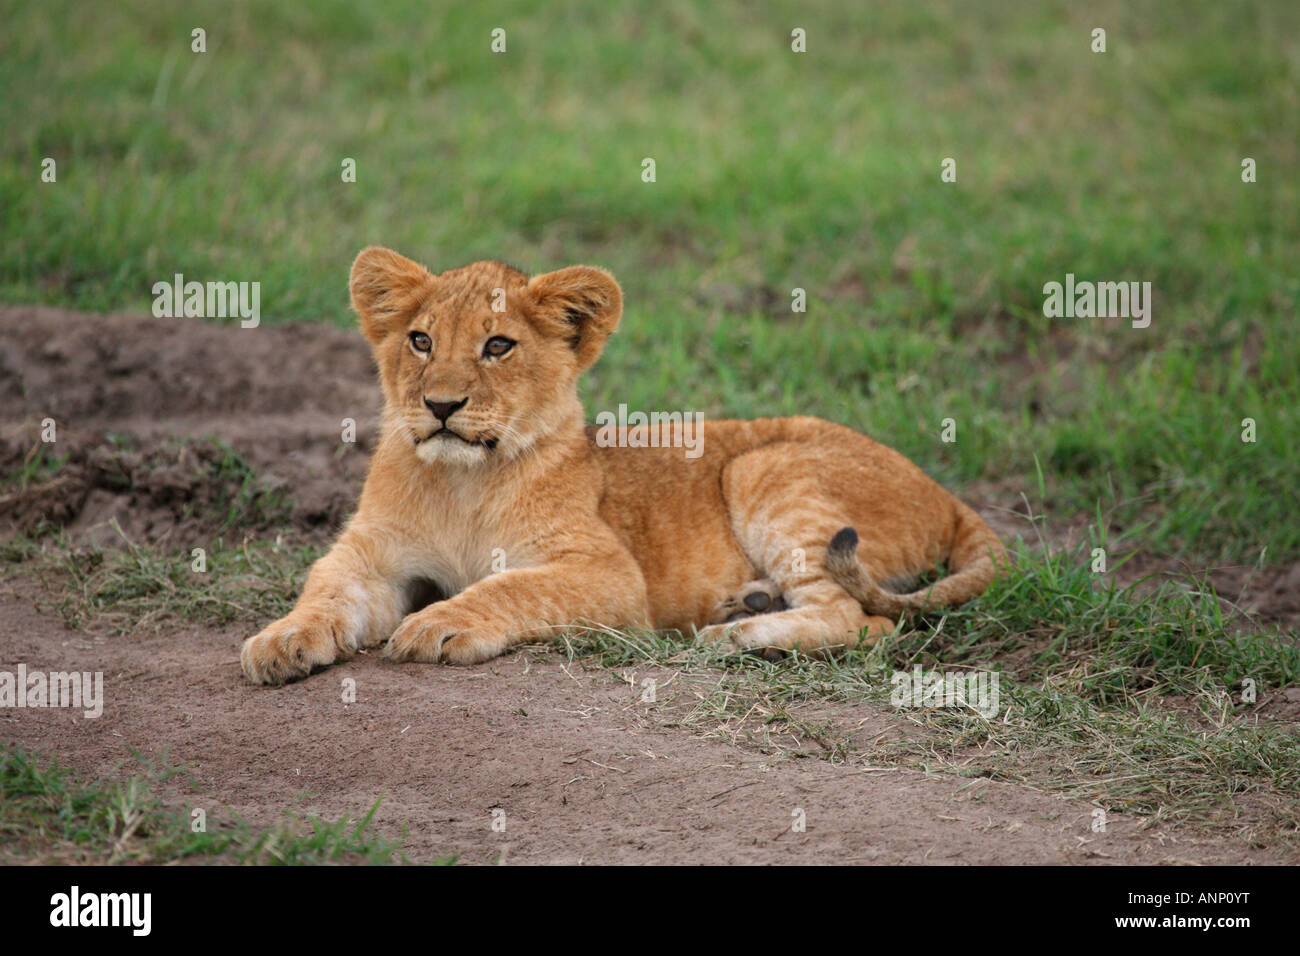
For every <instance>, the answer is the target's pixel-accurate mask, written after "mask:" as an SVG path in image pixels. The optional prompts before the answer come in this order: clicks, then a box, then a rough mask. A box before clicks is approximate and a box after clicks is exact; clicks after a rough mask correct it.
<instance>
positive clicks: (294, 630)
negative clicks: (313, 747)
mask: <svg viewBox="0 0 1300 956" xmlns="http://www.w3.org/2000/svg"><path fill="white" fill-rule="evenodd" d="M374 553H375V552H374V549H373V548H372V547H370V546H369V545H368V543H367V541H366V540H365V538H363V537H362V536H360V535H358V534H356V533H354V532H345V533H344V535H343V537H342V538H340V539H339V541H338V543H337V544H335V545H334V547H333V548H331V549H330V551H329V552H328V553H327V554H326V555H325V556H324V557H322V558H321V559H320V560H319V561H317V562H316V563H315V564H314V565H312V569H311V572H310V573H309V574H308V575H307V583H306V585H305V586H304V587H303V591H302V596H301V597H299V598H298V603H297V604H296V605H295V606H294V609H293V610H292V611H290V612H289V614H288V616H286V617H283V618H281V619H280V620H278V621H276V622H275V623H273V624H271V625H269V626H268V627H266V628H265V629H263V630H262V631H261V632H260V633H258V634H255V635H254V636H253V637H250V638H249V639H248V640H246V641H244V647H243V650H242V651H241V652H240V655H239V661H240V664H241V665H242V666H243V668H244V673H245V674H247V675H248V679H249V680H251V681H253V682H254V683H255V684H283V683H284V682H285V681H289V680H293V679H295V678H298V677H305V676H306V675H307V674H309V673H311V672H312V671H313V670H316V669H317V668H320V667H326V666H328V665H330V664H333V663H334V662H336V661H339V660H347V659H348V658H349V657H351V656H352V654H353V653H354V652H355V651H356V650H357V649H359V648H362V647H370V646H373V645H376V644H380V643H382V642H383V641H384V640H385V639H386V638H387V637H388V636H389V635H390V634H391V633H392V632H393V629H394V628H395V627H396V626H397V624H398V622H399V621H400V620H401V618H402V613H403V611H404V610H405V607H404V602H403V598H402V595H401V592H400V588H399V587H398V586H397V584H396V583H395V582H394V581H393V580H391V578H390V577H388V576H387V575H385V574H384V573H383V572H382V571H381V570H380V569H379V567H378V566H377V565H376V562H375V557H374Z"/></svg>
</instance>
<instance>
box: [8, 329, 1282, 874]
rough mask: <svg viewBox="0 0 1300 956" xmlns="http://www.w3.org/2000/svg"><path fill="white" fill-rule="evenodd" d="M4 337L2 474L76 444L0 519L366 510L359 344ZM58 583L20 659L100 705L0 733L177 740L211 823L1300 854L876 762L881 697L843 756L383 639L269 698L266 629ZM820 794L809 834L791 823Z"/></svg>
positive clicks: (27, 634)
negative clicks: (84, 612)
mask: <svg viewBox="0 0 1300 956" xmlns="http://www.w3.org/2000/svg"><path fill="white" fill-rule="evenodd" d="M0 343H2V344H0V405H2V407H3V409H4V411H3V416H4V418H3V421H2V422H0V429H2V431H0V470H3V473H4V474H12V473H13V472H14V471H15V469H17V468H19V467H20V466H22V464H23V462H24V461H31V460H32V456H33V455H35V454H36V453H38V452H48V451H49V449H48V448H46V449H42V448H39V447H38V445H39V429H40V421H41V420H42V419H44V418H46V417H50V418H54V419H55V421H56V422H57V425H58V429H59V430H58V442H57V444H56V445H55V446H54V447H55V448H57V455H55V456H52V458H53V459H55V460H57V459H64V458H66V461H65V462H64V463H63V464H62V465H61V466H60V467H58V468H57V469H51V470H47V471H46V472H44V473H42V474H38V475H37V476H36V477H34V478H33V479H32V480H31V481H30V482H29V483H28V484H27V485H26V487H23V488H17V487H16V486H15V485H13V484H12V483H10V484H8V485H6V486H5V488H4V492H3V497H0V529H2V528H3V527H4V526H6V525H7V526H9V528H10V530H14V529H19V530H22V529H27V530H30V529H32V528H35V527H37V526H38V525H40V523H41V522H42V521H45V522H49V523H53V524H55V525H58V526H62V527H65V528H66V529H67V530H68V532H69V533H70V535H71V537H72V538H73V540H74V541H76V540H87V541H89V540H110V539H112V538H114V537H116V536H117V532H116V531H112V530H111V527H110V525H109V522H110V519H115V520H116V522H117V523H118V524H119V525H120V527H121V528H122V530H123V532H124V533H125V534H126V535H127V537H128V538H130V539H131V540H134V541H138V542H147V543H151V544H158V545H163V546H167V547H188V546H189V545H190V544H192V543H193V542H194V541H195V540H196V539H201V538H204V537H205V536H211V535H215V534H221V533H227V532H232V533H233V532H237V533H238V534H241V535H243V534H255V535H261V536H266V537H275V536H276V535H279V534H284V535H289V536H297V537H298V538H299V539H303V538H306V539H311V540H318V541H322V542H323V541H324V540H325V539H326V538H327V537H328V535H329V534H331V533H332V532H333V531H334V530H335V529H336V528H337V527H338V524H339V522H340V520H341V519H342V518H343V516H345V515H346V513H347V512H348V510H349V509H350V508H351V506H352V503H353V501H354V498H355V495H356V492H357V490H358V488H359V486H360V481H361V477H362V475H363V473H364V467H365V460H366V454H367V452H368V449H369V443H370V442H371V440H372V439H373V427H374V422H375V416H376V413H377V410H378V407H379V394H378V389H377V387H376V386H375V385H374V383H373V376H372V367H371V361H370V357H369V353H368V350H367V349H366V347H365V345H364V343H363V342H362V340H361V338H360V336H359V335H356V334H353V333H350V332H345V331H340V330H335V329H329V328H322V327H319V326H305V327H289V326H280V327H264V328H259V329H256V330H245V329H239V328H232V327H218V326H214V325H209V324H202V323H198V322H189V321H181V320H155V319H149V318H139V317H133V316H106V317H105V316H90V315H80V314H71V313H67V312H62V311H58V310H53V309H42V308H0ZM344 418H353V419H355V420H356V421H357V438H358V440H357V443H356V444H355V445H346V444H344V443H342V442H341V441H340V427H341V426H340V423H341V420H342V419H344ZM110 436H117V437H110ZM121 436H126V440H124V439H123V438H122V437H121ZM205 436H206V437H211V438H214V439H217V440H219V441H221V442H224V443H226V444H227V445H229V447H230V448H232V449H234V450H235V451H236V452H238V453H239V454H240V455H241V456H243V458H244V459H246V460H247V462H248V463H250V464H251V465H252V467H253V469H254V470H255V472H256V473H258V474H260V475H263V476H265V477H264V478H263V479H262V484H261V485H258V486H256V487H255V488H253V489H252V490H251V491H249V493H248V494H247V495H245V498H247V499H248V500H250V501H252V502H253V503H254V505H255V507H252V508H251V509H245V510H244V511H241V512H240V513H239V514H238V516H237V520H236V521H234V523H233V524H232V523H231V521H230V520H229V517H228V514H227V516H226V517H221V516H220V515H218V517H214V516H213V512H214V510H215V511H217V512H220V513H221V514H226V510H225V506H226V505H227V503H228V502H230V501H231V500H232V499H235V498H238V493H239V492H240V491H241V487H236V486H240V480H239V477H238V475H237V474H236V475H234V476H233V477H232V476H231V474H230V471H229V469H228V468H226V467H224V466H223V465H222V461H223V458H224V454H225V453H224V451H222V450H221V448H220V446H216V445H213V444H210V443H205V442H196V441H194V439H196V438H201V437H205ZM196 475H198V476H200V477H196ZM203 476H206V478H204V477H203ZM287 489H292V494H291V495H288V496H287V497H283V498H282V497H281V495H280V493H282V492H284V491H286V490H287ZM243 490H245V491H248V489H243ZM1013 503H1014V499H1009V498H1008V497H1006V496H1004V497H1003V498H1002V499H1001V504H1002V505H1004V506H1005V507H1004V508H1003V509H1001V510H999V509H997V508H988V509H984V510H985V513H986V514H987V515H988V516H989V517H990V518H993V519H994V520H996V521H997V522H998V523H999V530H1003V531H1005V530H1007V528H1006V527H1005V525H1006V523H1007V522H1008V521H1014V519H1011V518H1007V517H1006V514H1007V513H1008V512H1007V509H1010V508H1011V507H1013ZM1018 530H1019V531H1020V533H1022V534H1026V535H1028V528H1027V526H1025V525H1022V526H1021V528H1020V529H1018ZM1289 593H1290V594H1294V593H1295V589H1294V588H1292V589H1290V591H1289ZM58 599H59V595H58V593H57V592H55V591H52V590H50V589H49V587H48V586H47V585H45V584H42V583H41V582H39V581H37V580H36V579H35V577H34V576H33V575H31V574H27V573H24V572H23V570H22V568H21V567H20V568H19V572H18V573H17V574H15V575H13V576H11V577H9V578H8V579H7V580H6V581H5V582H4V583H3V584H0V666H2V667H5V668H12V667H13V666H14V665H15V664H16V663H17V662H20V661H21V662H24V663H26V665H27V667H28V668H29V670H47V671H51V670H71V669H76V670H83V671H102V672H103V673H104V686H105V695H106V698H107V700H106V704H105V708H104V714H103V716H102V717H101V718H99V719H97V720H86V719H83V718H82V717H81V716H80V715H79V714H73V713H70V712H68V711H60V710H0V739H3V740H6V741H13V742H18V743H21V744H23V745H25V746H29V747H34V748H38V749H40V750H41V751H43V752H45V753H48V754H51V755H54V756H56V757H57V758H58V759H59V761H60V762H61V763H62V764H64V765H67V766H71V767H73V768H75V769H76V770H78V771H80V772H82V773H83V774H87V775H97V774H111V773H114V772H116V770H115V768H118V767H122V766H125V767H128V768H129V767H130V766H131V765H133V758H132V755H131V754H132V751H133V750H134V751H138V752H141V753H143V754H146V755H154V754H157V753H159V752H160V751H162V750H163V749H164V748H166V749H167V751H168V754H169V758H170V760H171V761H173V762H176V763H184V764H187V765H189V767H190V768H191V772H192V774H193V779H194V789H190V788H189V787H188V785H174V789H173V790H171V791H170V796H171V797H172V798H174V799H177V800H182V799H183V800H186V801H190V802H192V803H194V805H196V806H202V807H205V808H207V810H208V814H209V817H210V819H219V818H222V817H226V816H228V814H229V812H230V811H234V812H236V813H238V814H239V815H240V816H241V817H243V818H244V819H246V820H248V821H249V822H250V823H253V824H258V825H270V824H272V823H274V822H276V820H277V819H279V817H280V814H281V811H282V809H283V808H284V807H286V806H289V805H292V804H293V802H294V800H295V798H296V797H298V796H299V795H304V794H305V795H306V796H305V798H304V799H303V802H302V803H301V807H302V808H303V809H304V810H307V811H309V812H313V813H319V814H320V815H322V816H325V817H329V818H338V817H340V816H342V815H343V814H349V813H350V814H352V815H354V816H357V817H359V816H360V815H362V814H363V813H364V812H365V811H366V809H368V808H369V806H370V805H371V804H372V803H373V802H374V800H375V799H376V798H377V797H378V796H380V795H381V794H382V795H384V801H383V804H382V806H381V808H380V810H379V812H378V814H377V818H376V820H377V824H378V826H379V828H380V830H381V831H382V832H384V833H385V834H386V835H390V836H391V835H393V834H395V833H397V832H398V830H399V828H400V826H401V824H402V823H406V824H408V825H409V831H408V837H407V839H406V842H405V848H406V853H407V855H408V856H409V857H410V858H411V859H412V860H415V861H428V860H432V859H436V858H439V857H441V856H444V855H447V854H451V853H455V854H459V856H460V858H461V859H462V860H463V861H465V862H472V863H490V862H494V861H497V860H499V859H501V858H503V857H504V858H505V859H506V861H507V862H526V863H579V862H585V863H686V862H692V863H847V862H870V863H924V862H928V863H1098V862H1100V863H1157V862H1198V863H1203V862H1218V863H1243V862H1259V863H1276V862H1288V861H1289V857H1288V856H1287V851H1285V850H1283V849H1281V848H1267V849H1258V848H1250V847H1248V846H1247V845H1246V844H1245V843H1244V841H1242V840H1241V839H1239V838H1237V837H1235V836H1232V835H1230V834H1229V835H1208V834H1203V833H1199V832H1197V831H1191V830H1178V829H1173V830H1171V829H1167V828H1161V827H1153V828H1150V829H1142V828H1141V827H1140V825H1139V823H1138V822H1137V821H1135V820H1133V819H1131V818H1125V817H1123V816H1122V815H1118V814H1112V816H1111V818H1110V822H1109V826H1108V828H1107V830H1106V832H1104V833H1093V832H1092V831H1091V823H1092V809H1093V808H1092V805H1090V804H1088V803H1086V802H1084V801H1079V800H1071V799H1065V798H1062V797H1059V796H1057V795H1054V794H1051V793H1046V792H1042V791H1039V790H1036V789H1033V788H1029V787H1024V786H1016V785H1011V784H1004V783H996V782H991V781H987V780H983V779H978V780H975V781H972V780H968V779H959V778H956V777H953V776H949V775H942V774H935V775H928V774H925V773H921V772H918V771H908V770H900V769H894V768H882V767H875V766H873V765H872V762H871V753H872V744H873V741H878V740H881V739H884V738H886V737H898V736H900V735H905V734H907V733H909V732H911V730H910V725H908V724H907V722H905V721H901V720H899V719H898V717H897V715H896V714H894V713H893V712H892V711H890V710H889V709H888V708H886V707H882V706H879V705H876V704H871V703H866V702H864V703H862V704H860V705H848V704H843V705H830V704H818V705H808V706H806V707H803V708H795V712H796V713H798V714H801V715H803V716H808V717H815V718H816V719H818V720H829V721H832V722H833V723H834V724H835V726H836V727H838V728H839V729H840V731H841V732H843V733H847V734H849V735H850V736H851V737H852V739H853V742H854V743H855V744H856V745H857V746H856V748H855V749H854V750H853V752H852V756H850V757H849V758H848V760H847V761H845V762H842V763H832V762H830V761H828V760H824V759H817V758H818V757H819V756H821V755H822V748H821V747H820V746H819V745H818V744H817V743H816V741H815V740H804V739H799V738H798V737H790V739H788V740H784V741H782V743H781V745H780V746H771V745H770V744H769V743H765V742H764V741H763V740H762V739H761V736H746V735H744V734H742V735H741V741H740V742H732V741H729V740H727V739H723V738H722V737H721V736H720V735H717V734H715V733H707V732H705V730H703V729H701V728H700V727H696V726H693V725H691V726H688V725H686V723H685V721H684V719H683V718H684V715H685V714H686V712H687V711H688V709H689V708H690V706H691V705H692V704H693V703H694V701H695V699H696V697H695V694H696V692H697V691H700V690H701V688H700V687H699V686H697V685H692V684H690V683H689V682H688V679H687V678H680V677H679V679H677V680H676V681H672V680H670V678H671V677H672V676H673V675H671V674H666V673H665V674H659V675H658V676H659V677H660V678H661V690H660V694H659V703H656V704H647V703H641V702H639V696H640V689H639V686H638V685H639V682H640V680H641V679H642V678H644V677H646V676H656V675H655V674H654V673H653V672H643V673H636V674H632V673H623V672H613V671H609V670H600V669H593V670H584V669H583V668H582V667H581V665H578V664H572V663H570V664H565V663H562V662H560V661H559V660H557V658H556V656H555V655H554V654H551V653H543V652H539V651H537V650H536V649H531V650H530V649H524V650H522V651H520V652H518V653H515V654H511V655H508V656H506V657H504V658H501V659H499V660H497V661H494V662H491V663H489V664H486V665H483V666H479V667H474V668H467V669H460V668H450V667H442V666H436V665H433V666H429V665H392V664H389V663H388V662H386V661H384V660H382V659H381V658H380V657H378V656H377V655H374V654H370V655H362V656H361V657H359V658H358V659H357V660H355V661H353V662H350V663H348V664H345V665H342V666H340V667H337V668H334V669H332V670H329V671H326V672H324V673H322V674H319V675H316V676H314V677H312V678H310V679H308V680H305V681H302V682H300V683H297V684H294V685H290V686H288V687H284V688H279V689H266V688H257V687H253V686H252V685H250V684H249V683H247V681H245V680H244V678H243V676H242V675H241V673H240V670H239V663H238V651H239V645H240V643H241V641H242V640H243V638H244V637H246V636H247V635H248V634H250V633H252V632H254V631H255V630H257V629H258V628H259V627H260V626H261V625H262V624H264V623H265V622H264V621H258V620H249V621H246V622H242V623H241V624H240V625H238V626H235V627H230V628H224V629H216V630H213V629H204V628H196V627H192V626H179V625H178V626H171V627H167V628H164V629H163V630H161V631H151V632H147V633H134V634H127V635H110V634H107V633H97V632H96V631H95V630H94V629H93V626H92V629H91V630H90V631H84V632H76V631H70V630H68V629H67V628H66V627H65V625H64V623H63V619H62V617H61V616H60V615H59V614H58V613H57V611H55V609H54V607H53V605H54V604H56V603H57V601H58ZM344 678H354V679H355V680H356V691H357V701H356V703H353V704H346V705H345V704H344V703H343V702H342V694H341V689H342V684H341V682H342V681H343V679H344ZM494 809H500V810H503V811H504V812H505V822H506V825H505V829H504V832H497V831H496V830H494V829H493V826H492V824H493V810H494ZM799 810H802V811H803V812H804V814H805V815H806V821H807V827H806V832H797V831H796V830H794V829H792V826H791V823H792V821H793V820H794V819H795V814H796V813H797V812H798V811H799Z"/></svg>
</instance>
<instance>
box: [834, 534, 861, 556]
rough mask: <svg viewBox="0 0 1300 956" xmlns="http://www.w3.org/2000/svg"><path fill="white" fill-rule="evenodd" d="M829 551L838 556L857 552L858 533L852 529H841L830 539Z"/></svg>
mask: <svg viewBox="0 0 1300 956" xmlns="http://www.w3.org/2000/svg"><path fill="white" fill-rule="evenodd" d="M830 550H831V551H832V553H837V554H839V555H846V554H853V553H855V552H856V551H857V550H858V533H857V532H856V531H854V530H853V529H852V528H841V529H840V530H839V531H836V532H835V537H833V538H831V545H830Z"/></svg>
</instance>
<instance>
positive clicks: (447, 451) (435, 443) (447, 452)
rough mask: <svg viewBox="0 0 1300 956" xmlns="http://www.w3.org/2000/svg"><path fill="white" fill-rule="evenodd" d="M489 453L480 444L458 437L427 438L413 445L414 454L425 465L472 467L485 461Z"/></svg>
mask: <svg viewBox="0 0 1300 956" xmlns="http://www.w3.org/2000/svg"><path fill="white" fill-rule="evenodd" d="M489 454H491V453H490V452H489V451H488V450H487V449H486V448H485V447H483V446H482V445H471V444H470V443H469V442H464V441H461V440H460V439H458V438H428V439H425V440H424V441H422V442H420V443H419V444H418V445H416V446H415V456H416V457H417V458H419V459H420V460H421V461H422V462H424V463H425V464H426V465H450V466H452V467H456V468H473V467H474V466H476V465H481V464H483V463H484V462H485V461H487V457H488V455H489Z"/></svg>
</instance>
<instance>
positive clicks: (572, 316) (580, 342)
mask: <svg viewBox="0 0 1300 956" xmlns="http://www.w3.org/2000/svg"><path fill="white" fill-rule="evenodd" d="M528 291H529V292H531V293H532V295H533V299H534V301H535V302H536V303H537V306H536V309H535V310H534V315H535V316H536V317H537V319H538V320H540V322H541V324H542V325H544V326H545V327H546V328H547V329H549V330H550V331H552V332H553V333H554V334H556V335H558V336H561V337H562V338H564V340H565V341H567V342H568V343H569V347H570V348H572V349H573V352H574V355H576V356H577V359H578V370H579V371H581V370H582V369H585V368H586V367H587V366H589V365H590V364H591V363H592V362H594V361H596V359H598V358H599V357H600V353H601V351H602V350H603V349H604V348H605V340H606V339H607V338H609V334H610V333H611V332H613V331H614V330H615V329H616V328H618V320H619V318H620V317H622V315H623V290H622V289H620V288H619V287H618V283H617V282H615V281H614V277H613V276H612V275H610V274H609V273H608V272H606V271H605V270H604V269H597V268H595V267H594V266H569V267H568V268H567V269H560V270H559V271H558V272H548V273H546V274H545V275H540V276H534V277H533V278H532V279H530V280H529V282H528Z"/></svg>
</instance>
